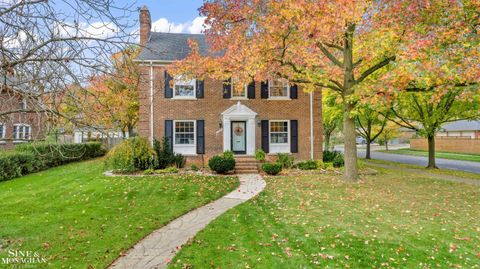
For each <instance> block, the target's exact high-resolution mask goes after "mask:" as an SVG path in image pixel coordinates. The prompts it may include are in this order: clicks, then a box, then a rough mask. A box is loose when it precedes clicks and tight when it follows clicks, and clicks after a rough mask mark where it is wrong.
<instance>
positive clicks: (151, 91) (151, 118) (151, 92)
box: [150, 61, 154, 146]
mask: <svg viewBox="0 0 480 269" xmlns="http://www.w3.org/2000/svg"><path fill="white" fill-rule="evenodd" d="M153 119H154V117H153V62H151V61H150V143H151V144H152V146H153Z"/></svg>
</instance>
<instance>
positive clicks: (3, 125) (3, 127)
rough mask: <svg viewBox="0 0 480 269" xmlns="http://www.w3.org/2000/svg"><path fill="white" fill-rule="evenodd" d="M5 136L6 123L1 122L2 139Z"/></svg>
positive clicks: (0, 133) (0, 134)
mask: <svg viewBox="0 0 480 269" xmlns="http://www.w3.org/2000/svg"><path fill="white" fill-rule="evenodd" d="M4 138H5V124H3V123H0V139H4Z"/></svg>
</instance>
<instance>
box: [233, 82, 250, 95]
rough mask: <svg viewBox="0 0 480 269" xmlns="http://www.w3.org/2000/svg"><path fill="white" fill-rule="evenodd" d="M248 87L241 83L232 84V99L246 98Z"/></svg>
mask: <svg viewBox="0 0 480 269" xmlns="http://www.w3.org/2000/svg"><path fill="white" fill-rule="evenodd" d="M246 97H247V87H246V86H244V85H242V84H240V83H232V98H246Z"/></svg>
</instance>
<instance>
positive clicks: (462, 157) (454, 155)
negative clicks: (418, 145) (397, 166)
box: [379, 149, 480, 162]
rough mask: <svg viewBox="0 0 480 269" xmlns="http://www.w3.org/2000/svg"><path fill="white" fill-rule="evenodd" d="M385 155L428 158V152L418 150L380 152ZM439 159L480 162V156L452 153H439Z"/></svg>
mask: <svg viewBox="0 0 480 269" xmlns="http://www.w3.org/2000/svg"><path fill="white" fill-rule="evenodd" d="M379 151H380V152H384V153H393V154H402V155H413V156H424V157H427V156H428V151H425V150H418V149H395V150H388V151H387V150H379ZM435 156H436V157H437V158H443V159H450V160H460V161H472V162H480V154H468V153H452V152H442V151H437V152H436V153H435Z"/></svg>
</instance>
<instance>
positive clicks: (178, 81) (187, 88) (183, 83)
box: [173, 76, 196, 98]
mask: <svg viewBox="0 0 480 269" xmlns="http://www.w3.org/2000/svg"><path fill="white" fill-rule="evenodd" d="M195 86H196V80H195V79H185V78H184V77H183V76H177V77H176V78H175V79H174V90H173V97H174V98H195Z"/></svg>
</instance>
